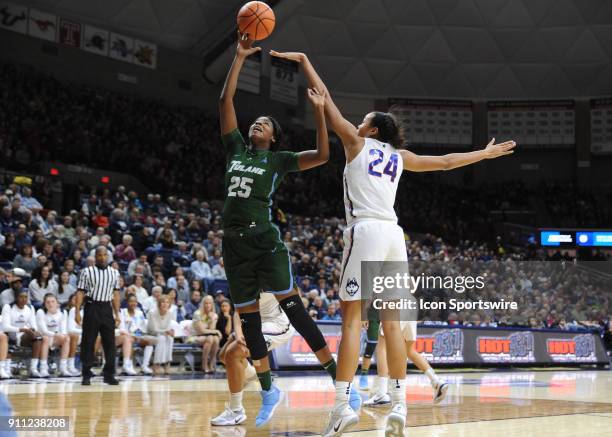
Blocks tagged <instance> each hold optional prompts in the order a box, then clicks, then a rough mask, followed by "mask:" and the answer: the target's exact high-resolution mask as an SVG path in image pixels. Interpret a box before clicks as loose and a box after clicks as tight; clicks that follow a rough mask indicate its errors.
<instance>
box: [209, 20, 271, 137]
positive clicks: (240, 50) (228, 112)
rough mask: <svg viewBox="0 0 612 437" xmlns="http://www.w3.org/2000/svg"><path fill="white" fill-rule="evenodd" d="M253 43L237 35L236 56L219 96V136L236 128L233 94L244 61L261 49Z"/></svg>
mask: <svg viewBox="0 0 612 437" xmlns="http://www.w3.org/2000/svg"><path fill="white" fill-rule="evenodd" d="M252 45H253V41H252V40H250V39H248V37H247V35H242V34H241V33H240V32H239V33H238V44H237V45H236V56H234V61H233V62H232V66H231V67H230V70H229V73H227V77H226V78H225V83H224V84H223V89H222V90H221V96H220V97H219V122H220V124H221V135H225V134H227V133H230V132H231V131H233V130H234V129H237V128H238V120H237V119H236V110H235V109H234V94H236V86H237V84H238V76H239V75H240V70H242V66H243V65H244V60H245V59H246V58H247V57H248V56H250V55H252V54H253V53H256V52H258V51H260V50H261V47H253V46H252Z"/></svg>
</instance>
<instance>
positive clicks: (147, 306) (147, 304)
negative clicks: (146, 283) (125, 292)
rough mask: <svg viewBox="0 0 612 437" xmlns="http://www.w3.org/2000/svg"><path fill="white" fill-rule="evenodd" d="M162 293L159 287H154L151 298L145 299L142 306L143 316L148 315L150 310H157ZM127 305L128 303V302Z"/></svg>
mask: <svg viewBox="0 0 612 437" xmlns="http://www.w3.org/2000/svg"><path fill="white" fill-rule="evenodd" d="M162 293H163V290H162V288H161V287H160V286H159V285H156V286H155V287H153V288H152V289H151V296H149V297H147V298H146V299H145V301H144V303H143V304H142V308H143V310H144V313H145V314H149V313H150V312H151V311H152V310H154V309H155V308H157V305H158V301H159V297H160V296H161V295H162ZM127 303H129V301H128V302H127Z"/></svg>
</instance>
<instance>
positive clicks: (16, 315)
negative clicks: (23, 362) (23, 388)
mask: <svg viewBox="0 0 612 437" xmlns="http://www.w3.org/2000/svg"><path fill="white" fill-rule="evenodd" d="M2 330H3V331H4V332H6V333H8V335H9V338H10V339H11V340H12V341H14V342H15V343H16V344H17V346H24V347H31V348H32V359H31V360H30V375H31V376H33V377H34V378H40V373H39V372H38V362H39V360H40V351H41V349H42V348H43V347H47V348H48V347H49V340H48V339H46V337H44V336H43V335H41V334H40V332H38V331H37V328H36V316H35V314H34V310H33V309H32V307H31V306H30V305H28V292H27V291H25V290H21V291H19V292H18V293H17V295H16V296H15V303H13V304H12V305H4V308H2Z"/></svg>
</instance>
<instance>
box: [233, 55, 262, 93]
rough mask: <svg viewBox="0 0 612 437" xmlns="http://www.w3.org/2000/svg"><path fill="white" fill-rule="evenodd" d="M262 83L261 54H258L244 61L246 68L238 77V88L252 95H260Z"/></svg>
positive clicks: (243, 68)
mask: <svg viewBox="0 0 612 437" xmlns="http://www.w3.org/2000/svg"><path fill="white" fill-rule="evenodd" d="M260 81H261V52H257V53H255V54H253V55H251V56H249V57H248V58H246V59H245V61H244V66H243V67H242V71H241V72H240V77H238V85H237V88H238V89H239V90H243V91H248V92H250V93H254V94H259V84H260Z"/></svg>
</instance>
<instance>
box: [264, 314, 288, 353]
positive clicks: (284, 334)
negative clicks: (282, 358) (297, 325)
mask: <svg viewBox="0 0 612 437" xmlns="http://www.w3.org/2000/svg"><path fill="white" fill-rule="evenodd" d="M261 331H262V333H263V336H264V338H265V340H266V346H268V351H271V350H272V349H276V348H277V347H279V346H282V345H284V344H285V343H287V342H288V341H289V340H291V338H292V337H293V334H295V329H294V328H293V326H291V325H290V324H288V323H285V322H276V321H272V320H270V321H264V322H262V324H261Z"/></svg>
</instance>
